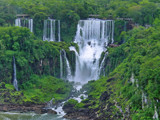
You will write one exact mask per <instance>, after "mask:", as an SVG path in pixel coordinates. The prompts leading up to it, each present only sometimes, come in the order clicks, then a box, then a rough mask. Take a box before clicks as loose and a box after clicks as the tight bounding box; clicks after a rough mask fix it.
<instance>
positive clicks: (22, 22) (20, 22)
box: [15, 18, 33, 32]
mask: <svg viewBox="0 0 160 120" xmlns="http://www.w3.org/2000/svg"><path fill="white" fill-rule="evenodd" d="M15 26H19V27H27V28H28V29H30V31H31V32H33V19H29V18H17V19H16V20H15Z"/></svg>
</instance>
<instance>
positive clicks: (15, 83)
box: [13, 56, 18, 91]
mask: <svg viewBox="0 0 160 120" xmlns="http://www.w3.org/2000/svg"><path fill="white" fill-rule="evenodd" d="M13 86H14V87H15V89H16V90H17V91H18V82H17V77H16V63H15V57H14V56H13Z"/></svg>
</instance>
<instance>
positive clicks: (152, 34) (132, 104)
mask: <svg viewBox="0 0 160 120" xmlns="http://www.w3.org/2000/svg"><path fill="white" fill-rule="evenodd" d="M18 14H27V15H29V17H30V18H32V19H33V20H34V21H33V26H34V27H33V32H30V30H29V29H28V28H26V27H17V26H15V19H16V18H17V16H16V15H18ZM94 15H96V16H97V18H98V19H101V20H114V24H115V25H114V45H116V47H112V46H107V50H106V51H104V52H103V53H102V55H101V58H100V63H101V62H102V61H103V58H105V59H104V64H103V72H102V73H101V74H100V76H99V79H98V80H91V81H89V82H88V83H87V84H85V85H84V86H83V87H82V90H81V91H80V92H83V91H87V95H88V97H87V98H86V99H83V97H82V101H81V102H80V103H78V101H76V100H74V99H70V100H69V101H68V102H66V103H65V104H64V111H65V112H66V113H67V114H68V116H69V115H70V116H73V115H74V114H76V115H77V116H76V115H75V116H74V117H79V115H80V116H83V115H84V116H86V114H85V112H86V111H87V114H89V116H90V118H87V119H86V120H90V119H92V117H93V119H95V120H115V119H126V120H127V119H128V120H152V119H155V120H159V115H160V103H159V101H160V96H159V94H160V31H159V30H160V0H0V106H1V104H17V105H29V104H43V103H45V102H48V101H50V100H51V99H52V98H53V97H54V98H55V99H54V100H53V104H56V103H58V102H62V101H64V100H67V99H68V98H70V96H71V95H72V94H73V93H72V91H73V90H74V87H73V86H74V82H69V81H68V80H67V78H65V80H62V78H61V72H60V71H61V66H60V65H61V57H60V55H61V51H65V52H66V53H65V52H64V53H63V55H64V56H65V57H67V58H68V60H69V64H70V67H71V75H72V76H74V74H75V73H74V72H75V71H76V62H75V61H76V59H77V58H76V53H74V52H73V51H70V49H69V47H70V46H74V47H75V48H76V50H77V51H78V53H79V51H80V48H79V47H78V45H77V44H76V43H74V39H75V35H76V30H77V24H78V23H79V20H86V19H88V18H94V17H93V16H94ZM48 18H52V19H55V20H60V21H61V26H60V29H61V42H48V41H43V27H44V20H46V19H48ZM125 19H130V20H125ZM56 25H57V23H56ZM55 31H58V29H56V30H55ZM57 36H58V34H56V37H57ZM106 52H107V53H108V54H107V56H105V54H106ZM13 57H15V62H16V71H17V81H18V86H19V91H16V90H15V88H14V86H13V72H14V71H13ZM62 61H65V60H62ZM100 63H99V64H100ZM64 67H67V62H66V63H65V64H64ZM63 73H64V76H65V77H66V76H67V71H65V70H63ZM76 94H78V92H77V93H76ZM67 107H69V108H70V110H69V111H68V110H67V109H66V108H67ZM0 111H1V109H0ZM82 113H84V114H82ZM97 116H98V117H97ZM74 117H73V118H74Z"/></svg>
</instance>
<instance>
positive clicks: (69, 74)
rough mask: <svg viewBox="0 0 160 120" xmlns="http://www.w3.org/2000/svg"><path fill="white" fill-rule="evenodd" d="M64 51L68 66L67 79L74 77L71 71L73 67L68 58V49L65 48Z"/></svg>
mask: <svg viewBox="0 0 160 120" xmlns="http://www.w3.org/2000/svg"><path fill="white" fill-rule="evenodd" d="M63 52H64V59H65V60H66V65H67V66H66V67H67V79H68V80H70V79H72V72H71V67H70V64H69V61H68V59H67V56H66V51H65V50H63Z"/></svg>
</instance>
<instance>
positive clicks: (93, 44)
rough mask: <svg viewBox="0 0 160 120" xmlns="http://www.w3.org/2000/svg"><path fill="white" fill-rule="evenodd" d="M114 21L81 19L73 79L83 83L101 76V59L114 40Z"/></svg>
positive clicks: (76, 40) (78, 28) (76, 38)
mask: <svg viewBox="0 0 160 120" xmlns="http://www.w3.org/2000/svg"><path fill="white" fill-rule="evenodd" d="M113 37H114V21H112V20H99V19H88V20H80V21H79V23H78V26H77V33H76V37H75V41H74V42H75V43H77V44H78V46H79V54H78V53H77V52H76V51H75V49H73V48H72V50H73V51H75V52H76V71H75V76H74V77H73V79H72V81H75V82H79V83H81V84H84V83H87V82H88V81H89V80H97V79H98V78H99V71H100V66H99V64H100V63H99V60H100V57H101V54H102V52H104V51H106V47H107V46H108V44H109V43H113V42H114V38H113Z"/></svg>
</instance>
